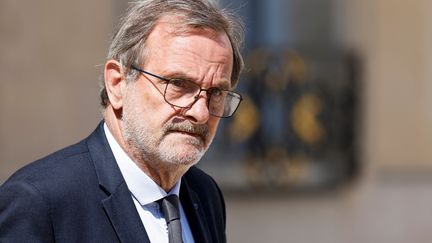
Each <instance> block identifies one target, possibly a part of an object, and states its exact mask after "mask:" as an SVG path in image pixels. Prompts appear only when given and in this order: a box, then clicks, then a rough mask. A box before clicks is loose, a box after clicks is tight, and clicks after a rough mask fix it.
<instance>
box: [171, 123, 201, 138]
mask: <svg viewBox="0 0 432 243" xmlns="http://www.w3.org/2000/svg"><path fill="white" fill-rule="evenodd" d="M170 131H180V132H187V133H193V134H197V135H199V136H200V137H202V138H203V139H204V138H205V137H206V136H207V133H208V125H206V124H200V125H194V124H191V123H169V124H167V125H166V126H165V127H164V133H169V132H170Z"/></svg>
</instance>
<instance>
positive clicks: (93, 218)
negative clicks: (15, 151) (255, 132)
mask: <svg viewBox="0 0 432 243" xmlns="http://www.w3.org/2000/svg"><path fill="white" fill-rule="evenodd" d="M241 40H242V31H241V25H240V24H239V22H238V21H237V20H236V19H235V18H233V17H232V16H231V15H229V14H227V13H226V12H224V11H223V10H220V9H218V8H216V7H215V6H214V5H213V4H212V2H210V1H206V0H170V1H167V0H145V1H138V2H135V3H134V4H133V6H132V7H131V8H130V10H129V12H128V13H127V14H126V15H125V17H124V18H123V19H122V23H121V25H120V27H119V29H118V31H117V32H116V34H115V35H114V38H113V41H112V44H111V46H110V51H109V55H108V61H107V62H106V64H105V68H104V83H103V88H102V91H101V99H102V102H101V103H102V105H103V116H104V121H103V122H101V124H100V125H99V126H98V128H97V129H96V130H95V131H94V132H93V133H92V134H91V135H90V136H89V137H88V138H86V139H84V140H83V141H81V142H79V143H77V144H75V145H73V146H70V147H67V148H65V149H63V150H60V151H58V152H56V153H54V154H52V155H49V156H47V157H46V158H43V159H41V160H39V161H36V162H34V163H31V164H30V165H28V166H26V167H24V168H23V169H21V170H19V171H18V172H16V173H15V174H14V175H13V176H12V177H11V178H10V179H9V180H8V181H6V183H5V184H4V185H2V187H1V188H0V242H54V241H57V242H170V243H172V242H225V241H226V236H225V205H224V200H223V197H222V194H221V192H220V190H219V188H218V186H217V185H216V183H215V182H214V181H213V179H212V178H211V177H209V176H208V175H207V174H205V173H204V172H203V171H201V170H199V169H198V168H196V167H194V165H195V164H196V163H197V162H198V161H199V159H200V158H201V156H202V155H203V154H204V153H205V151H206V150H207V148H208V147H209V145H210V144H211V142H212V139H213V137H214V136H215V133H216V130H217V126H218V123H219V120H220V118H225V117H230V116H232V115H233V113H234V112H235V110H236V109H237V107H238V106H239V104H240V101H241V96H240V95H239V94H237V93H235V92H233V91H232V89H233V87H235V85H236V83H237V81H238V79H239V74H240V72H241V70H242V68H243V62H242V58H241V56H240V52H239V46H240V43H241Z"/></svg>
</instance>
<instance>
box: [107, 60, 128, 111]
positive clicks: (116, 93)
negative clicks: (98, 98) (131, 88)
mask: <svg viewBox="0 0 432 243" xmlns="http://www.w3.org/2000/svg"><path fill="white" fill-rule="evenodd" d="M123 71H124V70H123V67H122V65H121V64H120V63H119V62H118V61H116V60H113V59H110V60H108V61H107V62H106V63H105V69H104V82H105V88H106V92H107V95H108V99H109V102H110V104H111V106H112V107H113V108H114V109H115V110H119V109H121V108H122V107H123V99H124V92H125V87H126V83H125V82H126V80H125V77H124V75H123Z"/></svg>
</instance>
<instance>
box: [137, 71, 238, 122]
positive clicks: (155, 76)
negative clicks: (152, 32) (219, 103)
mask: <svg viewBox="0 0 432 243" xmlns="http://www.w3.org/2000/svg"><path fill="white" fill-rule="evenodd" d="M130 68H131V69H133V70H135V71H138V72H140V73H142V74H147V75H150V76H152V77H154V78H158V79H160V80H163V81H165V82H166V85H165V89H164V93H163V97H164V101H165V102H167V103H168V104H170V105H172V106H175V107H178V108H191V107H192V106H193V105H194V104H195V103H196V102H197V101H198V99H199V97H200V94H201V92H202V91H205V92H206V94H207V98H206V99H207V109H208V110H209V114H210V115H212V116H214V117H219V118H229V117H231V116H233V115H234V114H235V112H236V111H237V109H238V108H239V107H240V104H241V102H242V101H243V97H242V95H241V94H239V93H237V92H234V91H231V90H226V89H222V88H218V87H210V88H208V89H204V88H202V87H201V86H200V85H198V84H196V86H197V87H199V92H198V93H197V94H196V95H195V96H194V101H193V102H191V103H190V104H189V105H188V106H179V105H175V104H173V103H171V102H170V101H168V100H167V99H166V91H167V89H168V84H170V82H171V81H172V80H174V78H173V79H168V78H164V77H162V76H159V75H156V74H153V73H150V72H148V71H145V70H143V69H141V68H138V67H136V66H135V65H131V66H130ZM155 88H156V87H155ZM214 88H217V89H219V90H221V91H225V92H228V93H232V94H234V96H235V97H236V98H238V99H239V102H238V104H237V107H236V108H235V109H234V111H232V114H231V115H229V116H217V115H214V114H212V113H211V112H210V100H211V99H210V98H211V93H209V91H211V89H214Z"/></svg>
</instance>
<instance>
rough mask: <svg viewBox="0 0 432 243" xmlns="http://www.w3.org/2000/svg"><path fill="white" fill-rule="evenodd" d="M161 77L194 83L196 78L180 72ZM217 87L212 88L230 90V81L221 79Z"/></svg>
mask: <svg viewBox="0 0 432 243" xmlns="http://www.w3.org/2000/svg"><path fill="white" fill-rule="evenodd" d="M162 77H164V78H166V79H181V80H187V81H191V82H195V81H196V78H194V77H192V76H190V75H188V74H186V73H184V72H182V71H174V72H167V73H166V74H163V75H162ZM218 83H219V84H218V85H215V86H212V87H217V88H220V89H224V90H231V81H230V80H228V79H221V80H219V82H218Z"/></svg>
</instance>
